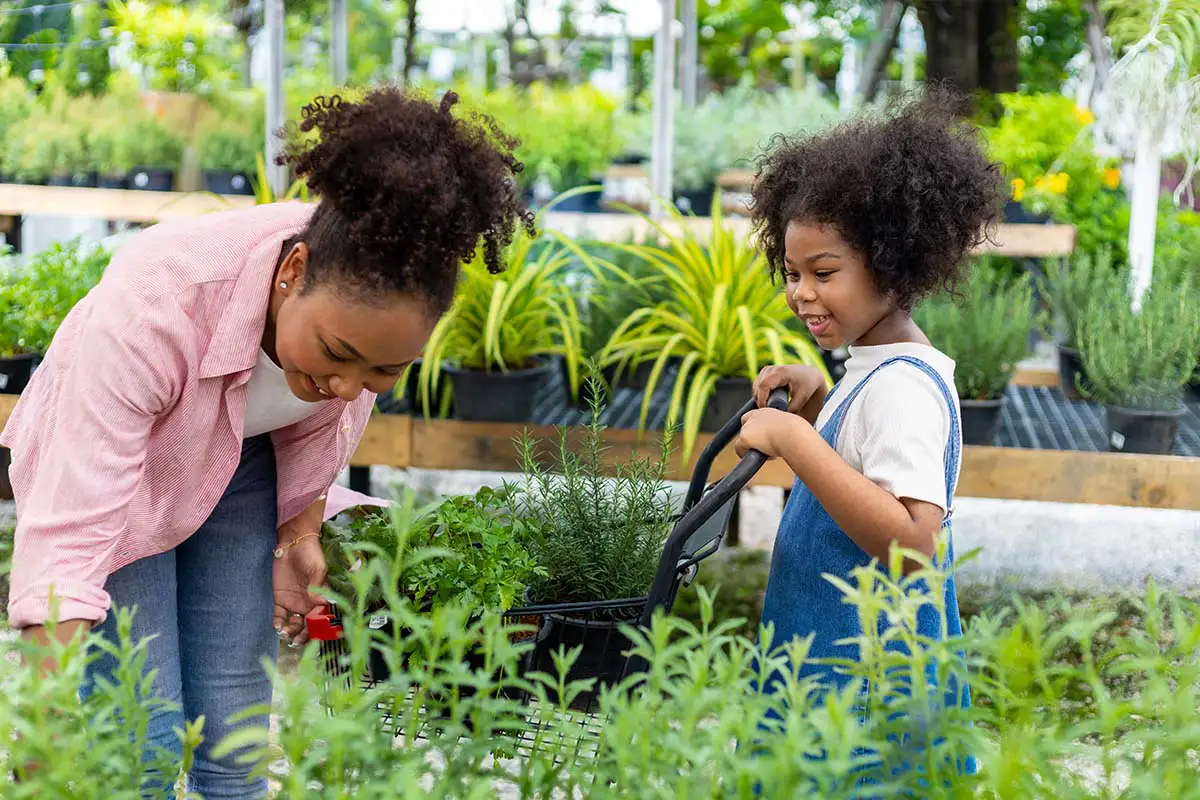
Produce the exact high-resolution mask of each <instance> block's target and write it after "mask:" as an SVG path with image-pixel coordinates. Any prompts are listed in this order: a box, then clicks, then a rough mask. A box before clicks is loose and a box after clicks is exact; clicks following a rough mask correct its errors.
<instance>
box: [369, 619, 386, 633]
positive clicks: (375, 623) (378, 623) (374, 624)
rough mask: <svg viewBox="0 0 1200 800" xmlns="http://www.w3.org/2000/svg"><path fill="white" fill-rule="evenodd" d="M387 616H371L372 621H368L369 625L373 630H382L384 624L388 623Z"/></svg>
mask: <svg viewBox="0 0 1200 800" xmlns="http://www.w3.org/2000/svg"><path fill="white" fill-rule="evenodd" d="M387 621H388V620H387V617H383V616H377V617H371V621H370V622H369V623H367V627H368V628H370V629H371V630H373V631H378V630H382V629H383V626H384V625H387Z"/></svg>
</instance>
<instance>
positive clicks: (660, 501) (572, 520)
mask: <svg viewBox="0 0 1200 800" xmlns="http://www.w3.org/2000/svg"><path fill="white" fill-rule="evenodd" d="M603 432H604V426H603V425H602V424H601V423H600V408H599V401H598V400H594V401H593V407H592V414H591V421H590V423H589V425H588V426H587V428H586V429H585V430H584V431H583V435H582V439H581V441H580V446H579V449H578V452H575V451H574V450H572V448H571V446H570V437H569V434H568V431H567V429H566V428H562V429H561V430H560V438H559V443H558V448H557V452H556V453H555V454H554V456H555V459H554V460H555V462H556V465H555V470H556V472H554V473H552V472H550V471H549V470H548V469H547V468H546V467H545V466H544V465H543V462H542V456H543V453H542V452H541V451H540V449H539V447H538V445H537V443H536V442H534V441H533V439H531V438H530V437H529V435H528V433H523V434H522V435H521V437H520V439H519V440H518V452H519V463H520V467H521V471H522V472H523V473H524V475H523V476H522V482H521V483H520V484H519V486H520V489H521V491H519V492H517V493H515V494H514V495H513V496H512V505H513V513H514V515H516V516H519V517H522V518H524V519H526V520H528V522H529V524H530V526H531V529H532V536H533V541H534V545H533V551H534V553H535V556H536V558H537V560H538V562H539V564H541V566H542V567H543V568H544V569H545V572H546V574H545V575H544V576H543V577H541V578H539V579H538V580H535V581H534V582H533V584H532V585H531V590H530V594H531V595H532V597H533V598H534V599H535V600H536V601H537V602H539V603H568V602H576V601H580V602H582V601H592V600H616V599H624V598H632V597H640V596H642V595H644V594H645V593H646V592H647V591H649V589H650V583H651V581H652V580H653V579H654V574H655V571H656V570H657V569H658V561H659V556H660V554H661V552H662V545H663V542H664V541H665V539H666V535H667V532H668V529H669V527H670V520H671V510H672V509H671V497H670V494H669V489H668V487H667V485H666V483H665V476H666V465H667V458H668V448H669V447H670V437H669V436H668V437H665V438H664V441H663V445H662V452H661V454H660V456H659V457H658V458H654V457H650V456H640V455H633V456H630V458H629V460H628V461H625V462H623V463H618V464H616V465H615V474H616V478H615V479H611V478H608V477H606V475H608V474H613V472H612V471H611V470H610V469H606V466H607V461H608V459H607V453H608V450H609V446H608V445H606V444H605V443H604V438H603Z"/></svg>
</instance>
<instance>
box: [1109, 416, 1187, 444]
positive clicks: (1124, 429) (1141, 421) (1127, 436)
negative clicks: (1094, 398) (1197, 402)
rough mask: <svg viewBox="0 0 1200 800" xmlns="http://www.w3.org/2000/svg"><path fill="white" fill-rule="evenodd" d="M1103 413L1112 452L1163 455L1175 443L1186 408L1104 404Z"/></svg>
mask: <svg viewBox="0 0 1200 800" xmlns="http://www.w3.org/2000/svg"><path fill="white" fill-rule="evenodd" d="M1104 412H1105V422H1106V423H1107V429H1108V430H1107V432H1108V449H1109V450H1110V451H1111V452H1114V453H1141V454H1145V455H1162V456H1165V455H1167V454H1168V453H1170V452H1171V448H1172V447H1174V446H1175V437H1176V436H1177V435H1178V434H1179V421H1180V419H1181V418H1182V417H1183V415H1184V412H1185V409H1184V407H1183V406H1182V405H1180V406H1179V407H1178V408H1176V409H1175V410H1173V411H1143V410H1141V409H1137V408H1121V407H1120V406H1105V407H1104Z"/></svg>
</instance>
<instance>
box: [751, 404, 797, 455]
mask: <svg viewBox="0 0 1200 800" xmlns="http://www.w3.org/2000/svg"><path fill="white" fill-rule="evenodd" d="M801 425H807V423H806V422H804V421H803V420H801V419H800V418H798V417H797V416H796V415H794V414H791V413H788V412H786V411H776V410H775V409H773V408H757V409H755V410H754V411H751V412H748V413H747V414H745V415H744V416H743V417H742V432H741V434H740V435H739V436H738V438H737V441H735V442H734V443H733V447H734V449H735V450H736V451H737V454H738V457H739V458H741V457H742V456H744V455H746V453H747V452H748V451H750V450H757V451H759V452H760V453H763V454H764V455H766V456H767V457H768V458H780V457H782V456H783V450H784V449H785V448H786V447H787V446H788V443H789V442H792V441H795V439H796V438H797V434H798V433H799V430H800V429H799V426H801Z"/></svg>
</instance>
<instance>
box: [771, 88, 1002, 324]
mask: <svg viewBox="0 0 1200 800" xmlns="http://www.w3.org/2000/svg"><path fill="white" fill-rule="evenodd" d="M964 110H965V101H964V99H963V98H961V96H958V95H956V94H954V93H953V92H952V91H951V90H948V89H945V88H943V87H941V86H938V85H930V86H929V87H927V88H926V90H925V92H924V94H923V95H922V96H921V97H919V98H913V97H911V96H905V97H901V98H897V99H896V100H893V101H892V102H890V103H889V104H888V106H887V108H886V109H885V113H884V114H883V115H878V114H866V115H863V116H861V117H858V118H856V119H853V120H850V121H847V122H844V123H842V124H840V125H838V126H836V127H835V128H833V129H832V130H829V131H826V132H824V133H821V134H819V135H814V136H809V137H803V138H788V137H785V136H776V137H774V139H773V140H772V142H771V147H770V148H769V149H768V151H767V152H766V153H764V154H763V155H762V156H760V157H759V159H758V173H757V176H756V180H755V184H754V188H753V205H752V214H753V222H754V228H755V232H756V234H757V237H758V241H759V246H760V247H761V248H762V250H763V252H764V253H765V255H766V258H767V262H768V264H769V266H770V269H771V271H772V273H773V274H775V275H782V274H783V272H784V236H785V233H786V231H787V227H788V224H789V223H791V222H793V221H796V222H805V223H813V224H826V225H832V226H833V227H835V228H836V229H837V230H838V232H839V233H840V234H841V236H842V238H844V239H845V240H846V242H847V243H848V244H849V245H850V246H851V247H853V248H855V249H856V250H858V251H859V252H860V253H862V254H863V257H864V259H865V261H866V263H867V266H868V268H869V269H870V270H871V272H872V275H873V278H874V282H875V287H876V289H877V290H878V291H879V292H881V293H883V294H885V295H891V296H893V297H894V298H895V299H896V302H897V303H898V304H899V306H900V307H901V308H905V309H907V308H911V307H912V305H913V304H914V303H915V302H916V301H917V300H919V299H920V298H921V297H923V296H925V295H927V294H930V293H933V292H935V291H937V290H939V289H943V288H944V289H949V290H952V289H953V287H954V285H955V283H956V282H957V279H958V278H959V276H960V273H961V270H962V266H963V263H964V261H965V256H966V254H967V253H968V252H969V251H970V250H971V249H972V248H974V247H976V246H978V245H979V244H981V243H983V242H984V241H987V240H988V239H989V237H990V231H991V228H992V226H993V225H994V223H995V220H996V216H997V212H998V210H999V204H1000V198H1001V193H1000V187H1001V174H1000V168H999V165H997V164H993V163H990V162H989V161H988V159H987V157H986V156H985V155H984V151H983V149H982V147H981V146H980V144H979V141H978V138H977V131H976V129H975V128H974V126H972V125H970V124H969V123H968V122H966V121H965V120H964V119H963V118H962V116H961V113H962V111H964Z"/></svg>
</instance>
